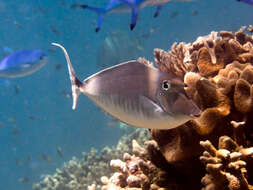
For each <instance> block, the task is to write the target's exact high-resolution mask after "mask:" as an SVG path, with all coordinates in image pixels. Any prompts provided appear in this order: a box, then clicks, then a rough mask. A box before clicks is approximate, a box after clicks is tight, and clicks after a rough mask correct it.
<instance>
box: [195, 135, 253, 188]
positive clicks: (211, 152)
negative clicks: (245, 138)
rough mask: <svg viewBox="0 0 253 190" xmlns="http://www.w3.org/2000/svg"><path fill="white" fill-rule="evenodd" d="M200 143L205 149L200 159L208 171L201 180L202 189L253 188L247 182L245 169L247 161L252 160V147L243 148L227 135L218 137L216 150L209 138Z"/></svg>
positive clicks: (250, 161)
mask: <svg viewBox="0 0 253 190" xmlns="http://www.w3.org/2000/svg"><path fill="white" fill-rule="evenodd" d="M200 145H201V146H202V147H203V148H204V149H205V151H204V153H203V155H202V156H201V157H200V160H201V161H202V162H203V163H204V164H205V166H206V170H207V172H208V174H206V175H205V176H204V177H203V178H202V180H201V182H202V184H203V185H205V188H203V190H209V189H213V190H216V189H217V190H218V189H223V188H224V187H227V189H229V190H239V189H241V190H243V189H253V187H252V186H251V185H249V184H248V181H247V169H246V167H247V162H248V163H250V164H252V161H253V147H252V148H243V147H242V146H239V145H238V144H237V143H236V142H235V141H233V140H232V139H231V138H230V137H228V136H221V137H220V139H219V145H218V148H219V149H218V150H217V149H216V148H215V147H214V146H213V145H212V143H211V142H210V141H209V140H206V141H200Z"/></svg>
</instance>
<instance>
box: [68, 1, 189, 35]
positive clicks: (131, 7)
mask: <svg viewBox="0 0 253 190" xmlns="http://www.w3.org/2000/svg"><path fill="white" fill-rule="evenodd" d="M169 1H179V2H184V1H191V0H110V1H109V3H108V4H107V5H106V6H105V7H95V6H90V5H86V4H81V3H76V4H73V5H72V6H71V7H72V8H76V7H80V8H83V9H89V10H91V11H94V12H96V13H97V15H98V20H97V26H96V30H95V31H96V32H98V31H99V30H100V27H101V24H102V22H103V18H104V16H105V14H106V13H128V12H131V23H130V30H133V29H134V27H135V25H136V23H137V19H138V15H139V11H140V9H142V8H144V7H146V6H156V11H155V13H154V17H157V16H158V15H159V13H160V11H161V9H162V7H163V5H164V4H166V3H167V2H169Z"/></svg>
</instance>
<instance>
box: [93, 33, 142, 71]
mask: <svg viewBox="0 0 253 190" xmlns="http://www.w3.org/2000/svg"><path fill="white" fill-rule="evenodd" d="M143 50H144V49H143V47H142V44H141V42H140V40H139V38H137V37H136V36H135V35H134V34H133V33H131V34H130V33H129V32H126V31H115V32H112V33H111V34H109V35H108V36H107V37H106V38H105V40H104V41H103V43H102V44H101V46H100V47H99V49H98V54H97V56H96V59H97V66H98V68H99V69H105V68H107V67H111V66H114V65H116V64H118V63H121V62H124V61H127V60H131V59H137V58H138V57H139V56H140V55H141V54H142V53H143Z"/></svg>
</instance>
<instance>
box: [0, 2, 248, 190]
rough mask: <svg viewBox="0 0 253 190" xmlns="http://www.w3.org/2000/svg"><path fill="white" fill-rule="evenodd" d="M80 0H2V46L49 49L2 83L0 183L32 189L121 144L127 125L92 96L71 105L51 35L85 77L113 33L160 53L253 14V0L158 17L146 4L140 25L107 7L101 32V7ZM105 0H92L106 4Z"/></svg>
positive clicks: (143, 52) (168, 10)
mask: <svg viewBox="0 0 253 190" xmlns="http://www.w3.org/2000/svg"><path fill="white" fill-rule="evenodd" d="M75 2H77V1H66V0H65V1H64V0H61V1H60V0H59V1H50V0H43V1H42V0H41V1H39V0H35V1H21V0H13V1H3V0H2V1H0V14H1V17H0V18H1V19H0V23H1V30H0V31H1V32H0V44H1V45H0V48H2V47H9V48H11V49H13V50H14V51H17V50H22V49H42V50H43V51H44V52H45V53H46V54H47V55H48V63H47V64H46V65H45V66H44V67H43V68H42V69H41V70H39V71H37V72H35V73H33V74H31V75H29V76H26V77H23V78H15V79H10V80H9V83H8V84H5V83H3V84H1V85H0V86H1V90H0V98H1V100H0V102H1V103H0V141H1V143H0V151H1V153H0V179H1V180H0V181H1V182H0V190H14V189H15V190H17V189H19V190H24V189H26V190H27V189H32V183H34V182H38V181H39V180H40V176H41V175H43V174H48V173H53V172H54V171H55V169H56V168H58V167H60V166H61V165H62V164H63V163H64V161H68V160H70V159H71V158H72V157H73V156H77V157H80V156H81V153H82V152H84V151H89V150H90V148H91V147H95V148H98V149H101V148H103V147H104V146H106V145H114V144H116V143H117V141H118V139H119V138H120V136H121V135H122V133H123V132H122V130H120V128H119V127H117V125H115V126H110V125H108V122H110V121H111V120H112V119H111V118H109V117H108V116H107V115H106V114H104V113H103V112H102V111H101V110H100V109H99V108H97V107H96V106H95V105H94V104H93V103H92V102H91V101H90V100H88V98H87V97H85V96H81V97H80V98H79V101H78V105H77V109H76V110H75V111H73V110H72V109H71V107H72V99H71V85H70V81H69V76H68V71H67V65H66V61H65V58H64V56H63V53H62V52H61V51H60V50H59V49H56V48H55V47H52V46H51V43H52V42H57V43H60V44H62V45H64V46H65V47H66V49H67V50H68V53H69V55H70V57H71V60H72V64H73V65H74V67H75V70H76V74H77V76H79V77H80V79H84V78H86V77H88V76H89V75H91V74H93V73H96V72H98V71H99V70H101V69H102V68H101V65H99V64H98V56H100V58H101V56H105V55H104V54H103V53H101V52H100V53H99V49H100V48H101V46H102V45H103V43H104V40H105V39H106V38H107V37H108V36H110V35H111V34H113V33H117V32H120V33H122V37H123V35H125V36H127V38H130V39H133V40H132V41H131V40H129V43H134V44H135V46H138V48H137V50H136V51H138V56H139V57H145V58H147V59H149V60H150V61H153V60H152V57H153V49H154V48H161V49H165V50H167V49H169V48H170V46H171V45H172V44H173V43H174V42H181V41H184V42H192V41H194V40H195V39H196V38H197V37H198V36H203V35H207V34H209V33H210V32H211V31H219V30H228V31H237V30H238V29H239V28H240V27H241V26H243V25H250V24H252V21H253V12H252V9H253V7H252V6H250V5H248V4H244V3H240V2H237V1H236V0H223V1H221V0H195V1H191V2H169V3H167V4H166V5H165V6H164V7H163V9H162V11H161V13H160V15H159V16H158V17H157V18H153V14H154V11H155V8H154V7H146V8H144V9H142V10H141V12H140V16H139V19H138V22H137V25H136V27H135V29H134V30H133V31H130V30H129V22H130V14H120V15H118V14H108V15H106V17H105V20H104V22H103V24H102V27H101V31H99V32H98V33H95V24H94V23H96V19H97V15H96V14H95V13H93V12H90V11H84V10H81V9H80V10H79V9H76V10H73V9H71V8H70V7H71V5H72V4H73V3H75ZM106 2H107V1H106V0H104V1H102V0H99V1H95V0H89V1H85V3H87V4H93V5H101V6H102V5H104V4H105V3H106ZM120 36H121V35H118V38H120ZM122 46H124V45H122ZM122 48H123V47H122ZM100 51H102V50H100ZM133 58H134V57H131V58H130V59H133ZM108 66H111V65H108ZM59 148H60V149H61V150H62V157H61V156H60V155H59V154H58V153H57V149H58V150H59Z"/></svg>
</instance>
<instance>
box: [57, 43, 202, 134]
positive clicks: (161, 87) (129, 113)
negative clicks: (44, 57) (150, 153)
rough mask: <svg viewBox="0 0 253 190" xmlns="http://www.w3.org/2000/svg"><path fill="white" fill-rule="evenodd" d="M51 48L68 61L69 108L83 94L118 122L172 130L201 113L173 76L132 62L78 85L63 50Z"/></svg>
mask: <svg viewBox="0 0 253 190" xmlns="http://www.w3.org/2000/svg"><path fill="white" fill-rule="evenodd" d="M53 45H55V46H58V47H60V48H62V50H63V51H64V54H65V57H66V60H67V62H68V70H69V74H70V80H71V83H72V96H73V107H72V108H73V109H75V108H76V103H77V99H78V96H79V94H80V93H84V94H85V95H86V96H88V98H89V99H91V100H92V101H93V102H94V103H95V104H96V105H98V106H99V107H100V108H101V109H103V110H104V111H106V112H107V113H109V114H110V115H112V116H113V117H115V118H117V119H119V120H120V121H122V122H124V123H127V124H129V125H131V126H135V127H140V128H156V129H170V128H175V127H177V126H179V125H182V124H183V123H185V122H187V121H189V120H190V119H193V118H194V117H195V116H197V115H199V114H200V113H201V111H200V109H199V108H198V107H197V106H196V105H195V104H194V103H193V101H192V100H190V99H189V98H188V97H187V95H186V94H185V91H184V83H183V82H182V81H181V80H180V79H178V78H177V77H175V76H174V75H170V74H168V73H164V72H161V71H160V70H158V69H156V68H154V67H151V66H150V65H147V64H143V63H140V62H138V61H135V60H134V61H129V62H125V63H121V64H118V65H116V66H113V67H110V68H107V69H104V70H102V71H100V72H98V73H96V74H94V75H92V76H90V77H88V78H87V79H85V80H84V81H83V82H81V81H80V80H78V78H77V77H76V75H75V72H74V69H73V67H72V65H71V62H70V59H69V56H68V54H67V51H66V50H65V48H64V47H63V46H61V45H60V44H56V43H53Z"/></svg>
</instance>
